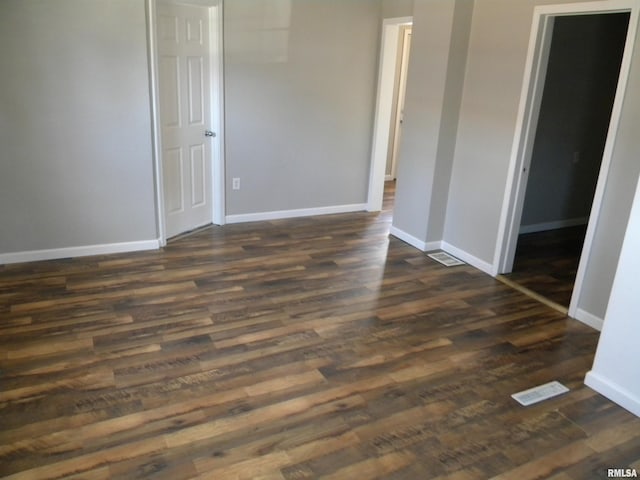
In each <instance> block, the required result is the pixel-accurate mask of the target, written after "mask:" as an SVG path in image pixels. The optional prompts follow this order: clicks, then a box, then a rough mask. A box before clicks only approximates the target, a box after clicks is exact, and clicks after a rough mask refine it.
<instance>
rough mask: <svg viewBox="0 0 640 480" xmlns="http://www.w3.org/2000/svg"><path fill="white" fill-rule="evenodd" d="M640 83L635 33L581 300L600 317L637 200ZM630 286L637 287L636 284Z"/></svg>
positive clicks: (639, 41) (638, 38) (639, 48)
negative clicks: (620, 113)
mask: <svg viewBox="0 0 640 480" xmlns="http://www.w3.org/2000/svg"><path fill="white" fill-rule="evenodd" d="M639 32H640V30H639ZM638 85H640V33H639V34H637V35H636V48H635V53H634V55H633V59H632V61H631V71H630V73H629V83H628V87H627V91H626V94H625V101H624V106H623V108H622V115H621V117H620V124H619V126H618V135H617V142H616V146H615V149H614V151H613V158H612V159H611V169H610V171H609V178H608V181H607V185H606V188H605V192H604V198H603V201H602V211H601V213H600V217H599V219H598V229H597V232H596V235H595V237H594V239H593V247H592V253H591V257H590V258H589V263H588V265H587V270H586V279H585V282H584V287H583V291H582V296H581V297H580V303H579V305H580V308H582V309H583V310H585V311H586V312H589V313H592V314H594V315H596V316H598V317H600V318H603V317H604V315H605V312H606V308H607V304H608V301H609V294H610V293H611V287H612V285H613V279H614V277H615V276H616V267H617V265H618V259H619V258H620V249H621V248H622V243H623V240H624V238H625V234H626V229H627V223H628V221H629V215H630V211H631V205H632V203H633V201H634V194H635V191H636V184H637V183H638V178H640V162H638V152H639V151H640V146H639V140H638V125H640V88H638V87H637V86H638ZM628 288H635V283H634V284H631V285H629V286H628Z"/></svg>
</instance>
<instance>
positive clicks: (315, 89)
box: [224, 0, 381, 215]
mask: <svg viewBox="0 0 640 480" xmlns="http://www.w3.org/2000/svg"><path fill="white" fill-rule="evenodd" d="M380 15H381V3H380V2H379V1H371V0H350V1H348V2H345V1H344V0H306V1H288V0H280V1H275V0H269V1H262V2H260V1H255V0H233V1H231V2H226V4H225V9H224V21H225V28H224V41H225V110H226V112H225V122H226V125H225V131H226V136H225V143H226V165H227V214H228V215H233V214H243V213H255V212H268V211H278V210H289V209H298V208H313V207H327V206H334V205H352V204H363V203H365V202H366V199H367V188H368V181H369V163H370V151H371V134H372V128H373V114H374V107H375V89H376V81H377V72H378V50H379V44H380V30H381V27H380V26H381V17H380ZM233 177H239V178H240V181H241V190H239V191H234V190H231V179H232V178H233Z"/></svg>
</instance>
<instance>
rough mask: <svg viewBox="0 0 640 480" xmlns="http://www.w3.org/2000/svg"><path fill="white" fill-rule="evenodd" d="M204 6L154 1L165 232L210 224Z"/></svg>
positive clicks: (170, 233)
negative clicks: (156, 2) (155, 2)
mask: <svg viewBox="0 0 640 480" xmlns="http://www.w3.org/2000/svg"><path fill="white" fill-rule="evenodd" d="M209 34H210V33H209V13H208V10H207V8H203V7H193V6H185V5H167V4H162V5H159V6H158V57H159V69H158V70H159V81H158V86H159V90H160V95H159V98H160V127H161V135H162V158H163V177H164V185H163V187H164V202H165V221H166V236H167V237H172V236H175V235H177V234H179V233H182V232H185V231H188V230H192V229H194V228H197V227H200V226H202V225H206V224H209V223H211V220H212V215H213V208H212V192H211V189H212V175H211V168H212V165H211V139H210V137H206V136H205V131H206V130H208V126H209V122H210V119H211V78H210V64H209V62H210V60H209V58H210V56H209Z"/></svg>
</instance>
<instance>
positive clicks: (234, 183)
mask: <svg viewBox="0 0 640 480" xmlns="http://www.w3.org/2000/svg"><path fill="white" fill-rule="evenodd" d="M231 188H233V189H234V190H240V178H238V177H234V178H233V180H232V181H231Z"/></svg>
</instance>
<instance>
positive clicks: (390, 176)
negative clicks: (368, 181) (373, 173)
mask: <svg viewBox="0 0 640 480" xmlns="http://www.w3.org/2000/svg"><path fill="white" fill-rule="evenodd" d="M392 180H395V177H394V176H393V175H385V176H384V181H385V182H390V181H392Z"/></svg>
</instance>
